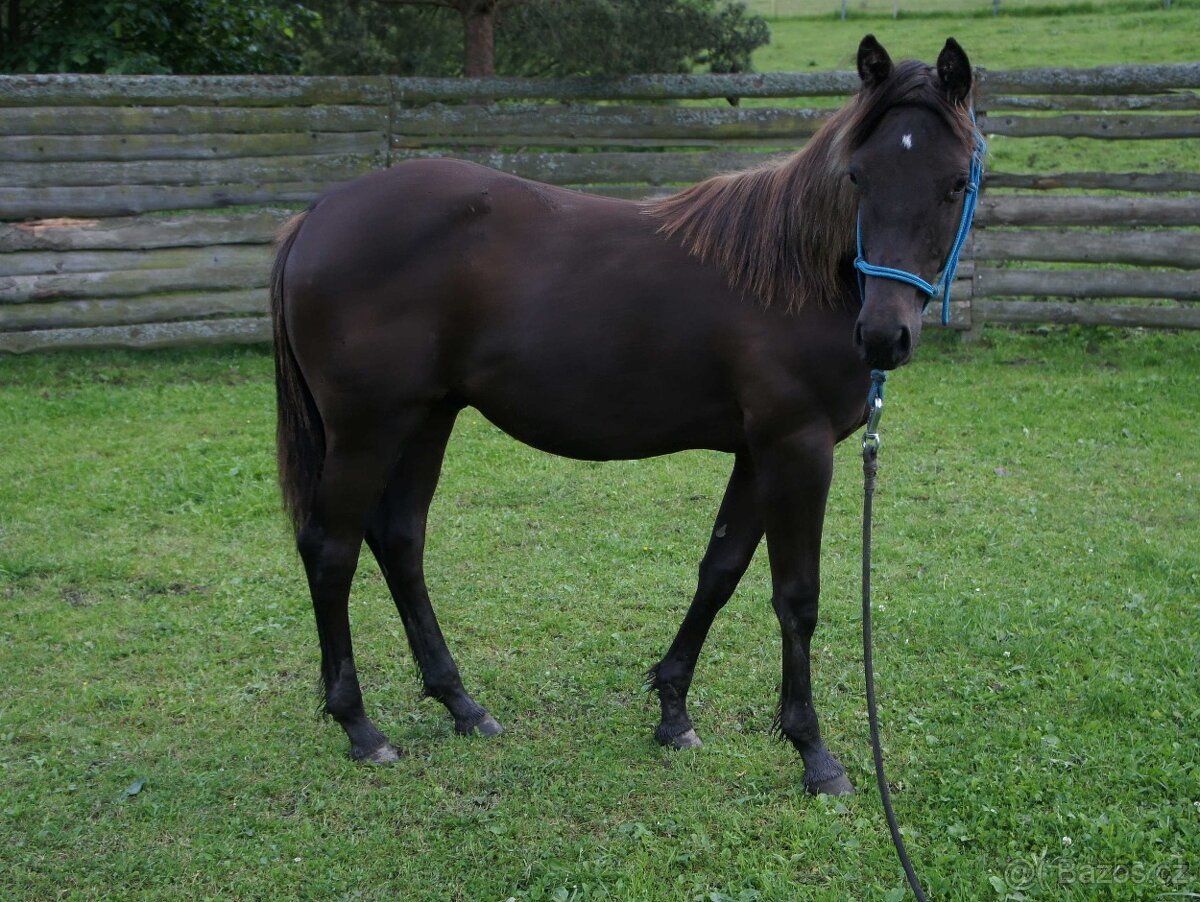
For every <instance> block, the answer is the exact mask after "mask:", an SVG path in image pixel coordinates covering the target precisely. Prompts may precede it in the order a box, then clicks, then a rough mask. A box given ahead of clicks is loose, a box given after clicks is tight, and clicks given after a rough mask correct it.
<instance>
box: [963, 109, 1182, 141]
mask: <svg viewBox="0 0 1200 902" xmlns="http://www.w3.org/2000/svg"><path fill="white" fill-rule="evenodd" d="M979 127H980V128H981V129H982V130H983V131H984V132H986V133H987V134H989V135H1006V136H1008V137H1011V138H1047V137H1058V138H1104V139H1112V140H1118V139H1120V140H1144V139H1151V138H1155V139H1163V138H1200V116H1185V115H1180V116H1153V115H1149V116H1138V115H1130V114H1122V113H1113V114H1102V113H1101V114H1096V115H1087V114H1084V113H1073V114H1068V115H1065V116H1014V115H1008V114H1004V113H989V114H987V115H985V116H980V117H979Z"/></svg>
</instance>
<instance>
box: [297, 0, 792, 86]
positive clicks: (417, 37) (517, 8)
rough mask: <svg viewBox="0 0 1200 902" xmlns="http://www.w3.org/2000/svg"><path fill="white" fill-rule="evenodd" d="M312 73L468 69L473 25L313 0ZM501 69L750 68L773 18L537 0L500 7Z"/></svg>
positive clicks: (725, 5) (537, 72) (659, 0)
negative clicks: (467, 30) (467, 40)
mask: <svg viewBox="0 0 1200 902" xmlns="http://www.w3.org/2000/svg"><path fill="white" fill-rule="evenodd" d="M309 6H310V7H311V8H313V9H315V10H316V11H317V12H318V13H319V14H320V22H319V24H318V25H317V27H312V28H307V29H305V30H304V32H303V36H302V37H303V40H304V42H305V44H306V49H305V52H304V66H305V69H306V70H307V71H311V72H319V73H329V74H333V73H337V74H369V73H375V72H388V73H392V74H396V75H462V74H463V72H464V68H465V67H464V27H463V20H462V17H461V16H459V15H455V14H454V12H453V11H452V10H449V9H439V8H437V6H436V5H430V4H425V3H421V2H417V3H409V2H408V0H351V2H344V0H310V3H309ZM495 16H496V18H495V71H496V73H497V74H500V75H524V76H551V75H554V76H561V75H624V74H629V73H633V72H688V71H692V70H693V69H694V68H696V67H698V66H702V67H705V68H708V69H710V70H711V71H714V72H741V71H746V70H748V69H749V68H750V55H751V53H752V52H753V51H754V50H755V49H757V48H758V47H761V46H762V45H764V44H766V43H767V42H768V41H769V40H770V38H771V32H770V29H769V28H768V27H767V23H766V21H765V20H764V19H763V18H762V17H761V16H758V15H755V14H752V13H749V12H747V10H746V7H745V6H744V5H743V4H742V3H740V2H730V0H530V2H525V3H520V4H512V5H502V6H499V7H498V8H497V9H496V10H495Z"/></svg>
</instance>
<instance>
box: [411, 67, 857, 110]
mask: <svg viewBox="0 0 1200 902" xmlns="http://www.w3.org/2000/svg"><path fill="white" fill-rule="evenodd" d="M858 87H859V79H858V75H857V74H856V73H854V72H846V71H842V72H763V73H755V74H750V75H704V74H696V75H629V76H625V77H623V78H563V79H538V78H488V79H471V78H401V77H396V78H393V79H392V88H393V92H394V96H395V98H396V100H397V102H399V103H405V104H421V103H430V102H434V101H443V100H458V101H464V100H491V99H497V100H499V99H511V100H534V99H555V100H687V99H692V100H700V99H705V98H725V97H829V96H839V97H840V96H845V95H849V94H853V93H854V92H855V91H857V90H858Z"/></svg>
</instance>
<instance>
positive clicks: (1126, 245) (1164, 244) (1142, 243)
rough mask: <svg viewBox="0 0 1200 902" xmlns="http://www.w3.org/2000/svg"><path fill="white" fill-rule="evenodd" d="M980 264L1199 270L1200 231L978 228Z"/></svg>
mask: <svg viewBox="0 0 1200 902" xmlns="http://www.w3.org/2000/svg"><path fill="white" fill-rule="evenodd" d="M968 255H969V256H970V257H972V258H974V259H976V260H1039V261H1045V262H1054V263H1127V264H1134V265H1138V266H1178V267H1182V268H1185V269H1186V268H1197V267H1200V233H1196V232H1180V231H1168V230H1154V231H1133V230H1127V231H1119V232H1098V231H1093V230H1090V229H1089V230H1086V231H1063V230H1050V229H1039V230H1037V231H1031V232H1009V231H1004V230H1001V229H978V230H977V231H976V232H975V233H974V234H973V235H972V237H971V246H970V251H969V254H968Z"/></svg>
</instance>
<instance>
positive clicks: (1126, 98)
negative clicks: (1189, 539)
mask: <svg viewBox="0 0 1200 902" xmlns="http://www.w3.org/2000/svg"><path fill="white" fill-rule="evenodd" d="M856 87H857V79H856V77H855V76H854V75H853V74H852V73H847V72H818V73H803V74H801V73H794V74H772V75H748V76H747V75H743V76H712V75H695V76H641V77H633V78H627V79H620V80H588V79H575V80H560V81H554V82H546V81H530V80H522V79H492V80H488V81H478V82H477V81H467V80H455V79H396V78H387V77H377V78H290V77H235V76H209V77H170V76H129V77H124V76H72V75H55V76H6V77H0V351H9V352H19V351H27V350H37V349H48V348H64V347H85V346H135V347H154V346H160V345H167V344H180V343H198V342H231V341H232V342H236V341H262V340H267V339H268V338H269V330H268V328H267V323H266V320H265V318H264V317H265V310H266V282H267V275H268V270H269V263H270V241H271V238H272V236H273V233H274V231H275V229H276V228H277V226H278V224H279V223H280V222H281V220H282V219H283V218H284V217H285V216H287V215H288V214H289V212H291V211H292V210H294V209H296V208H297V206H299V205H303V204H304V203H307V202H308V201H310V200H311V199H312V198H313V197H315V196H316V195H317V194H319V193H320V192H321V191H322V190H323V189H325V188H327V187H329V186H331V185H333V184H336V183H338V182H340V181H343V180H345V179H348V178H351V177H353V176H355V175H358V174H360V173H363V172H366V171H369V170H371V169H374V168H378V167H381V166H386V165H388V164H389V163H392V162H396V161H398V160H401V159H407V158H412V157H421V156H437V155H444V154H453V155H456V156H460V157H466V158H469V159H475V160H478V161H480V162H484V163H487V164H489V165H492V166H496V167H498V168H500V169H504V170H507V171H510V172H515V173H518V174H520V175H526V176H530V177H533V178H537V179H540V180H542V181H547V182H551V183H555V184H562V185H569V186H573V187H579V188H583V189H585V190H591V191H597V192H600V193H605V194H612V195H618V196H625V197H633V196H644V195H646V194H650V193H655V192H663V191H668V190H672V189H674V188H676V187H678V186H680V185H683V184H687V183H690V182H693V181H697V180H699V179H701V178H704V177H706V176H708V175H710V174H712V173H714V172H718V171H723V170H729V169H735V168H740V167H743V166H746V165H750V164H752V163H754V162H756V161H759V160H761V159H763V158H764V156H765V155H770V154H775V153H780V152H786V151H790V150H794V149H795V148H796V147H798V146H800V145H801V144H803V142H804V140H805V139H807V138H808V137H809V136H811V135H812V134H813V133H814V131H815V130H816V129H817V128H819V127H820V125H821V123H822V122H824V121H825V119H826V117H827V116H828V115H829V113H830V111H831V110H832V109H833V108H835V107H836V106H837V105H839V104H840V103H841V102H843V101H844V100H845V98H846V96H847V95H848V94H849V93H851V92H852V91H853V90H854V89H855V88H856ZM1198 88H1200V63H1196V64H1185V65H1168V66H1116V67H1105V68H1098V69H1086V70H1051V69H1030V70H1022V71H1013V72H988V73H983V76H982V87H981V93H980V100H979V112H980V125H981V127H982V128H983V129H984V131H985V132H986V133H987V134H988V135H989V137H991V139H992V140H993V147H999V146H1000V144H1001V142H1004V147H1005V153H1004V155H1003V157H1004V159H1006V160H1011V159H1017V158H1019V154H1014V153H1012V152H1010V150H1011V148H1013V147H1019V146H1020V143H1019V142H1020V141H1022V140H1023V139H1026V138H1044V137H1056V138H1071V139H1077V140H1079V141H1084V142H1094V141H1102V142H1128V141H1140V142H1144V141H1146V140H1147V139H1160V140H1162V141H1171V142H1175V143H1174V144H1170V145H1165V146H1168V147H1178V148H1179V149H1180V154H1183V152H1184V148H1188V147H1189V145H1188V144H1185V143H1182V142H1183V141H1185V140H1191V141H1193V143H1192V144H1191V145H1190V150H1189V151H1188V152H1190V153H1191V156H1192V159H1193V160H1194V159H1196V158H1197V157H1200V153H1198V152H1197V150H1196V147H1195V144H1194V139H1196V138H1198V137H1200V94H1198V93H1197V89H1198ZM728 98H735V99H738V100H739V103H738V104H737V105H731V104H730V103H729V102H728V101H727V99H728ZM781 101H782V102H781ZM1153 146H1155V147H1159V148H1161V147H1162V146H1164V145H1162V144H1160V143H1158V142H1155V144H1154V145H1153ZM1159 155H1160V156H1161V151H1160V152H1159ZM1154 168H1156V167H1155V166H1153V165H1151V166H1148V167H1147V168H1145V169H1143V168H1136V169H1134V170H1133V171H1120V170H1113V171H1108V170H1098V171H1086V172H1064V171H1058V169H1059V167H1055V166H1052V165H1050V166H1040V165H1039V166H1033V167H1023V168H1022V167H1014V166H1010V165H996V164H995V163H994V164H993V166H992V169H991V170H990V172H989V176H988V181H987V190H986V192H985V194H984V196H983V198H982V201H981V205H980V212H979V217H978V229H977V232H976V235H975V237H974V239H973V241H972V243H971V246H970V247H969V248H968V250H967V253H966V254H965V255H964V263H963V265H962V267H961V268H960V279H959V283H960V284H959V286H958V287H957V293H956V303H955V305H954V311H953V322H952V325H953V326H954V327H955V328H959V329H969V328H972V327H974V326H976V325H978V324H979V323H982V322H986V321H999V322H1081V323H1115V324H1128V325H1142V326H1159V327H1191V328H1196V327H1200V309H1198V308H1197V307H1196V306H1195V305H1194V304H1193V303H1192V302H1195V301H1197V300H1200V278H1198V274H1197V269H1200V240H1198V239H1200V232H1197V231H1195V229H1194V227H1196V226H1200V172H1194V171H1186V172H1181V171H1171V170H1168V171H1163V172H1156V171H1153V170H1154ZM1114 299H1119V301H1116V302H1114Z"/></svg>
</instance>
